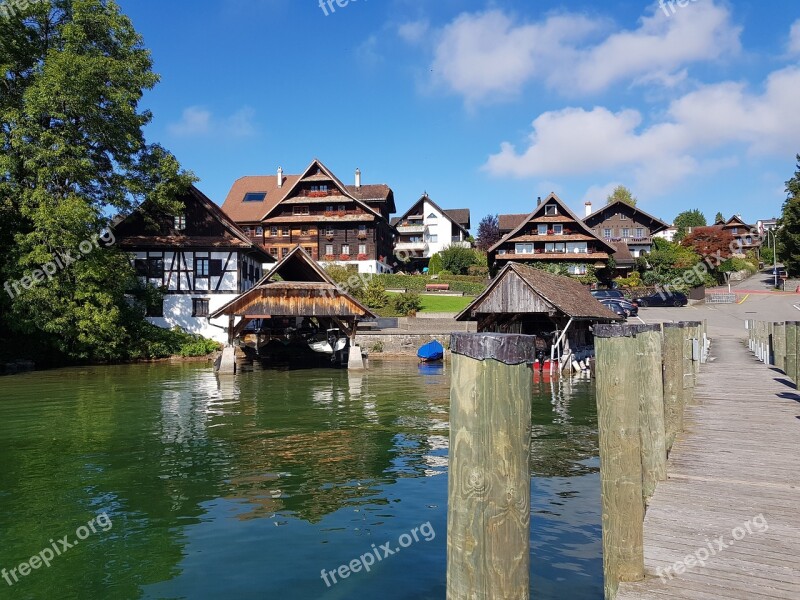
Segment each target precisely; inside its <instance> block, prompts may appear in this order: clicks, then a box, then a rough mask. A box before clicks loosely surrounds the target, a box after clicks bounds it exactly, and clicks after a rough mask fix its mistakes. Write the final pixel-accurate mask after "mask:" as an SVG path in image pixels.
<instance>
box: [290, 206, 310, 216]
mask: <svg viewBox="0 0 800 600" xmlns="http://www.w3.org/2000/svg"><path fill="white" fill-rule="evenodd" d="M292 214H295V215H307V214H308V206H295V207H294V208H293V209H292Z"/></svg>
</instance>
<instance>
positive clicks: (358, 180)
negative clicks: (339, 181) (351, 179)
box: [356, 169, 361, 190]
mask: <svg viewBox="0 0 800 600" xmlns="http://www.w3.org/2000/svg"><path fill="white" fill-rule="evenodd" d="M356 189H357V190H360V189H361V169H356Z"/></svg>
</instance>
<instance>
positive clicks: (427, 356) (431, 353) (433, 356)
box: [417, 340, 444, 362]
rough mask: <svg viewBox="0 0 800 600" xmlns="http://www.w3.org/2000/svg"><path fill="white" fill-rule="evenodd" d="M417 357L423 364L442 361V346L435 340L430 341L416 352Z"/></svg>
mask: <svg viewBox="0 0 800 600" xmlns="http://www.w3.org/2000/svg"><path fill="white" fill-rule="evenodd" d="M417 356H418V357H419V359H420V360H421V361H423V362H433V361H436V360H442V357H443V356H444V346H442V345H441V344H440V343H439V342H437V341H436V340H433V341H430V342H428V343H427V344H425V345H424V346H422V347H420V349H419V350H417Z"/></svg>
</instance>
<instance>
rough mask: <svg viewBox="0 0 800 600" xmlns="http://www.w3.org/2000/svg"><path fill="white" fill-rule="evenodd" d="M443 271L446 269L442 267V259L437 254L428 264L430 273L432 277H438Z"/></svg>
mask: <svg viewBox="0 0 800 600" xmlns="http://www.w3.org/2000/svg"><path fill="white" fill-rule="evenodd" d="M442 269H444V267H443V266H442V257H441V256H439V253H438V252H437V253H436V254H434V255H433V256H431V260H430V262H429V263H428V272H429V273H430V274H432V275H438V274H439V273H441V272H442Z"/></svg>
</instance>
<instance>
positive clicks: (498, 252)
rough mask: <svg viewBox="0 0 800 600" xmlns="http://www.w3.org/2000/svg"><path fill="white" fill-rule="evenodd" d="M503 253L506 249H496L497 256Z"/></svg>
mask: <svg viewBox="0 0 800 600" xmlns="http://www.w3.org/2000/svg"><path fill="white" fill-rule="evenodd" d="M505 253H506V251H505V250H498V251H497V255H498V256H500V255H503V254H505Z"/></svg>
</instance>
